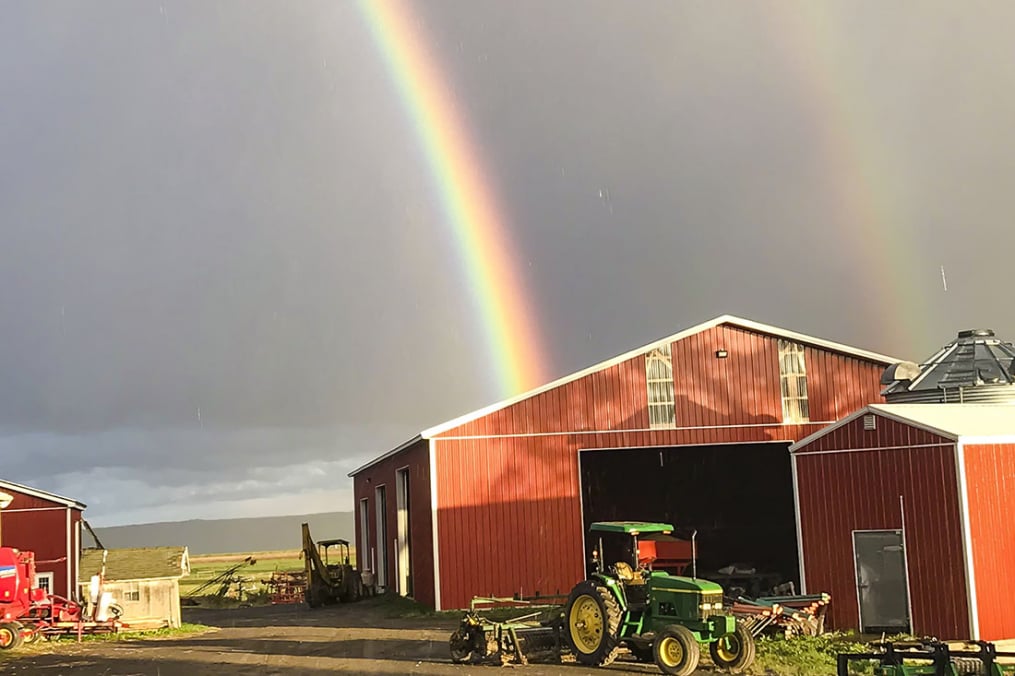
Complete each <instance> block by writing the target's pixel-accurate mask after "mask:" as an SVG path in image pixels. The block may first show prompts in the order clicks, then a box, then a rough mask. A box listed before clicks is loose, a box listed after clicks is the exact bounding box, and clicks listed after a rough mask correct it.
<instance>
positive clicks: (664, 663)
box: [652, 624, 701, 676]
mask: <svg viewBox="0 0 1015 676" xmlns="http://www.w3.org/2000/svg"><path fill="white" fill-rule="evenodd" d="M652 651H653V652H654V653H655V657H656V666H657V667H659V669H660V670H661V671H662V672H663V673H664V674H669V675H670V676H690V674H693V673H694V670H695V669H697V668H698V661H699V660H700V659H701V648H700V647H699V646H698V640H697V639H696V638H694V634H692V633H691V630H690V629H688V628H687V627H684V626H681V625H679V624H671V625H669V626H668V627H666V628H664V629H663V630H662V631H660V632H659V633H657V634H656V637H655V641H654V642H653V644H652Z"/></svg>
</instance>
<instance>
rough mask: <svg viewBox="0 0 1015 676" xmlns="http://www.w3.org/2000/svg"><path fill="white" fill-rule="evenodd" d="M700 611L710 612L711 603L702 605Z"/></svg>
mask: <svg viewBox="0 0 1015 676" xmlns="http://www.w3.org/2000/svg"><path fill="white" fill-rule="evenodd" d="M701 609H702V610H712V604H711V603H702V604H701Z"/></svg>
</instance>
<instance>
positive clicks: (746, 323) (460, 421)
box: [421, 315, 903, 439]
mask: <svg viewBox="0 0 1015 676" xmlns="http://www.w3.org/2000/svg"><path fill="white" fill-rule="evenodd" d="M721 324H730V325H732V326H736V327H739V328H742V329H747V330H748V331H755V332H757V333H767V334H771V335H774V336H778V337H780V338H785V339H787V340H792V341H795V342H798V343H805V344H807V345H813V346H814V347H820V348H824V349H826V350H832V351H835V352H842V353H844V354H848V355H850V356H853V357H858V358H860V359H867V360H869V361H876V362H881V363H883V364H884V365H885V366H886V367H887V366H889V365H891V364H895V363H897V362H900V361H903V360H902V359H898V358H896V357H890V356H887V355H883V354H879V353H877V352H869V351H867V350H861V349H858V348H855V347H850V346H849V345H843V344H842V343H835V342H832V341H830V340H825V339H823V338H816V337H814V336H808V335H805V334H803V333H797V332H795V331H788V330H786V329H782V328H779V327H777V326H771V325H769V324H762V323H760V322H755V321H752V320H750V319H743V318H741V317H735V316H733V315H720V316H719V317H716V318H714V319H710V320H708V321H707V322H702V323H701V324H698V325H696V326H692V327H690V328H688V329H684V330H683V331H680V332H679V333H675V334H673V335H672V336H667V337H666V338H660V339H659V340H656V341H653V342H651V343H649V344H648V345H644V346H642V347H639V348H636V349H634V350H630V351H628V352H625V353H623V354H621V355H618V356H616V357H613V358H612V359H607V360H606V361H603V362H600V363H598V364H595V365H593V366H590V367H588V368H586V369H584V370H581V371H578V372H576V373H572V374H571V375H567V376H564V377H563V378H559V379H557V380H554V381H553V382H550V383H547V384H545V385H542V386H541V387H537V388H536V389H534V390H529V391H528V392H524V393H522V394H519V395H517V396H514V397H512V398H510V399H505V400H504V401H500V402H497V403H496V404H491V405H489V406H487V407H485V408H481V409H479V410H477V411H473V412H472V413H466V414H465V415H462V416H459V417H457V418H454V419H453V420H449V421H447V422H445V423H441V424H440V425H435V426H434V427H430V428H428V429H425V430H423V432H422V433H421V436H422V437H423V438H424V439H428V438H430V437H432V436H436V435H438V434H442V433H443V432H447V431H448V430H450V429H454V428H455V427H458V426H460V425H464V424H466V423H469V422H472V421H473V420H477V419H479V418H482V417H483V416H485V415H489V414H490V413H494V412H495V411H499V410H501V409H504V408H507V407H508V406H511V405H513V404H517V403H518V402H521V401H524V400H526V399H529V398H531V397H534V396H536V395H538V394H542V393H544V392H548V391H549V390H552V389H555V388H557V387H560V386H561V385H566V384H567V383H570V382H574V381H575V380H580V379H581V378H584V377H585V376H588V375H591V374H593V373H596V372H598V371H602V370H603V369H607V368H610V367H611V366H616V365H617V364H620V363H623V362H625V361H627V360H629V359H633V358H635V357H638V356H640V355H642V354H645V353H646V352H648V351H649V350H652V349H654V348H656V347H659V346H660V345H664V344H666V343H675V342H677V341H678V340H682V339H684V338H687V337H688V336H693V335H695V334H697V333H701V332H702V331H706V330H708V329H711V328H714V327H716V326H719V325H721Z"/></svg>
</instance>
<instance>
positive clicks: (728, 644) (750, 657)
mask: <svg viewBox="0 0 1015 676" xmlns="http://www.w3.org/2000/svg"><path fill="white" fill-rule="evenodd" d="M708 652H709V655H710V656H711V657H712V663H713V664H714V665H715V666H717V667H719V668H720V669H727V670H729V671H732V672H738V671H743V670H744V669H746V668H747V667H749V666H751V665H752V664H753V663H754V657H755V655H756V654H757V653H756V647H755V644H754V636H752V635H751V632H750V631H748V630H747V628H746V627H745V626H744V625H743V624H741V623H740V622H737V627H736V629H735V630H734V631H733V633H732V634H726V635H725V636H720V637H719V638H718V640H716V641H715V642H713V643H711V644H709V646H708Z"/></svg>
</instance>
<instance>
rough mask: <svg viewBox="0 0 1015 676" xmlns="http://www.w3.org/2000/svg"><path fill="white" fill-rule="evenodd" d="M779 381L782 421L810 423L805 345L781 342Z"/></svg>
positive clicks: (786, 341)
mask: <svg viewBox="0 0 1015 676" xmlns="http://www.w3.org/2000/svg"><path fill="white" fill-rule="evenodd" d="M779 381H780V385H781V386H782V421H783V422H785V423H804V422H809V421H810V411H809V410H808V406H807V369H806V367H805V365H804V346H803V345H800V344H799V343H792V342H790V341H788V340H781V339H780V340H779Z"/></svg>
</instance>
